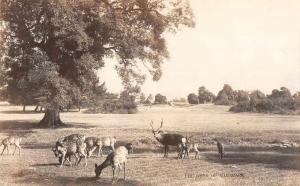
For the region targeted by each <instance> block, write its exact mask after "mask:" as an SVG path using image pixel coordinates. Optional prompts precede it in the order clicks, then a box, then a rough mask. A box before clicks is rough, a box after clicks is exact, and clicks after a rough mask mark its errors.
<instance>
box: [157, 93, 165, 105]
mask: <svg viewBox="0 0 300 186" xmlns="http://www.w3.org/2000/svg"><path fill="white" fill-rule="evenodd" d="M167 103H168V101H167V97H166V96H163V95H161V94H156V95H155V98H154V104H167Z"/></svg>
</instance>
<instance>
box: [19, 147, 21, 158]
mask: <svg viewBox="0 0 300 186" xmlns="http://www.w3.org/2000/svg"><path fill="white" fill-rule="evenodd" d="M18 147H19V156H21V146H18Z"/></svg>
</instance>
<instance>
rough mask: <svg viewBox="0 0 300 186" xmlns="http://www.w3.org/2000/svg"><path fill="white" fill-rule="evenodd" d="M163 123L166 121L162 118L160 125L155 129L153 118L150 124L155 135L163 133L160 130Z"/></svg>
mask: <svg viewBox="0 0 300 186" xmlns="http://www.w3.org/2000/svg"><path fill="white" fill-rule="evenodd" d="M163 123H164V121H163V120H161V122H160V127H159V128H158V129H157V130H155V129H154V127H153V121H152V120H151V122H150V126H151V128H152V133H153V135H154V136H156V135H158V134H160V133H163V131H161V130H160V129H161V128H162V126H163Z"/></svg>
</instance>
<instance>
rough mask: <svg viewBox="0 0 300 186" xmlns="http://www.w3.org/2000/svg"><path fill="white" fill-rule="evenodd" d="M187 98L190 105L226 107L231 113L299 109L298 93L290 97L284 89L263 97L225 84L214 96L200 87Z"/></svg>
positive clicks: (299, 95)
mask: <svg viewBox="0 0 300 186" xmlns="http://www.w3.org/2000/svg"><path fill="white" fill-rule="evenodd" d="M187 98H188V102H189V103H190V104H203V103H214V104H215V105H228V106H231V107H230V109H229V111H232V112H259V113H276V114H293V113H298V112H299V109H300V92H297V93H296V94H294V95H292V94H291V92H290V90H289V89H287V88H286V87H281V88H280V89H279V90H278V89H274V90H273V91H272V93H271V94H270V95H265V94H264V93H262V92H261V91H259V90H255V91H250V92H247V91H244V90H233V89H232V87H231V86H230V85H228V84H225V85H224V86H223V88H222V90H220V91H219V92H218V94H217V96H215V95H214V94H213V93H211V92H209V91H208V90H207V89H206V88H205V87H203V86H202V87H200V88H199V91H198V95H196V94H195V93H191V94H189V95H188V97H187Z"/></svg>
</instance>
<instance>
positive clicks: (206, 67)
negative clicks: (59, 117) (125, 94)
mask: <svg viewBox="0 0 300 186" xmlns="http://www.w3.org/2000/svg"><path fill="white" fill-rule="evenodd" d="M190 3H191V7H192V10H193V13H194V16H195V22H196V27H195V28H185V29H182V30H180V31H179V32H178V33H177V34H175V35H174V34H167V36H166V37H167V45H168V50H169V53H170V58H169V59H168V60H167V61H165V62H164V64H163V65H162V71H163V75H162V77H161V79H160V80H159V81H158V82H153V81H152V79H151V77H150V76H147V80H146V82H145V84H144V85H143V87H142V91H143V92H144V93H146V94H149V93H151V94H153V95H155V94H156V93H161V94H163V95H166V96H167V97H168V98H169V99H171V98H175V97H177V98H179V97H187V95H188V94H189V93H197V90H198V88H199V87H200V86H205V87H206V88H207V89H209V90H210V91H212V92H214V93H217V92H218V91H219V90H221V89H222V87H223V85H224V84H225V83H226V84H230V85H231V86H232V88H233V89H235V90H248V91H251V90H256V89H259V90H261V91H263V92H265V93H266V94H269V93H271V91H272V90H273V89H275V88H277V89H278V88H280V87H282V86H285V87H287V88H289V89H290V90H291V91H292V93H293V92H295V91H300V11H299V10H300V1H299V0H284V1H283V0H191V1H190ZM99 76H100V79H102V80H104V81H105V82H106V86H107V88H108V91H111V92H116V93H117V92H120V90H121V89H122V86H121V81H120V78H119V77H118V76H117V73H116V72H115V70H114V62H113V61H110V62H109V63H106V65H105V67H104V68H103V69H102V70H101V71H100V72H99Z"/></svg>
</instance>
